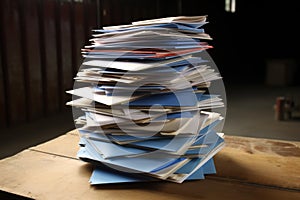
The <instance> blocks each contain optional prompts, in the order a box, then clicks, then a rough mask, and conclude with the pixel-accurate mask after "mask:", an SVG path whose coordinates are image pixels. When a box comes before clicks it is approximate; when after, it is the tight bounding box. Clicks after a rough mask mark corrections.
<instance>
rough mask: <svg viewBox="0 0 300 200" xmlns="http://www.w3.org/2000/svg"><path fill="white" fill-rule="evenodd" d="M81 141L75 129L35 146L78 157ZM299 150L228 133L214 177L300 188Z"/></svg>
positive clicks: (292, 145)
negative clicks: (79, 141) (79, 142)
mask: <svg viewBox="0 0 300 200" xmlns="http://www.w3.org/2000/svg"><path fill="white" fill-rule="evenodd" d="M78 140H79V136H78V132H77V131H72V132H69V133H68V134H66V135H63V136H61V137H58V138H57V139H55V140H52V141H49V142H47V143H44V144H41V145H38V146H36V147H32V148H31V149H32V150H35V151H41V152H47V153H50V154H55V155H60V156H65V157H70V158H74V159H76V154H77V151H78V149H79V147H78ZM287 147H288V148H287ZM283 152H284V153H283ZM297 152H298V153H300V142H288V141H279V140H269V139H256V138H245V137H233V136H227V137H226V147H225V148H224V149H223V150H221V152H219V153H218V154H217V155H216V156H215V163H216V167H217V175H214V176H212V177H221V178H230V179H235V180H239V181H243V182H247V183H255V184H261V185H269V186H275V187H282V188H290V189H300V156H299V154H298V153H297ZM287 155H288V156H287Z"/></svg>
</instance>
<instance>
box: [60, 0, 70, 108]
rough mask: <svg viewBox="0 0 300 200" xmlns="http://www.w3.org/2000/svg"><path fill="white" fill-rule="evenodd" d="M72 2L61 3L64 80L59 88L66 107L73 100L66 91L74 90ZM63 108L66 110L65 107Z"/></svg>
mask: <svg viewBox="0 0 300 200" xmlns="http://www.w3.org/2000/svg"><path fill="white" fill-rule="evenodd" d="M70 4H71V2H67V1H60V2H59V6H60V8H59V12H60V19H59V20H60V32H59V34H60V45H61V46H60V47H61V51H60V52H59V53H60V54H61V55H60V58H61V69H60V70H59V71H58V73H59V76H60V79H61V80H62V87H60V88H59V90H60V93H61V96H62V99H61V102H60V104H62V105H64V104H65V103H66V102H67V101H69V100H70V99H71V97H70V95H66V93H65V91H66V90H70V89H72V88H73V69H72V53H71V52H72V49H71V48H72V45H71V34H72V33H71V25H70V23H71V22H70V21H71V20H70V17H71V12H70V10H71V7H70ZM63 108H66V107H65V106H64V107H63Z"/></svg>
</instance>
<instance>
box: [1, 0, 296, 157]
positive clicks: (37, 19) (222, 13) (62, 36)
mask: <svg viewBox="0 0 300 200" xmlns="http://www.w3.org/2000/svg"><path fill="white" fill-rule="evenodd" d="M0 5H1V10H0V51H1V52H0V94H1V95H0V139H1V141H2V144H1V148H0V149H1V151H0V158H3V157H6V156H9V155H13V154H14V153H16V152H18V151H20V150H22V149H24V148H27V147H29V146H32V145H36V144H39V143H41V142H44V141H47V140H49V139H51V138H54V137H56V136H58V135H61V134H64V133H65V132H66V131H69V130H72V129H74V127H75V126H74V124H73V118H72V112H71V108H70V107H66V106H65V103H66V102H67V101H68V100H70V99H71V96H70V95H66V93H65V91H66V90H69V89H72V86H73V77H74V76H75V74H76V73H77V70H78V68H79V67H80V64H81V62H82V58H81V55H80V49H81V47H83V46H84V44H88V39H89V38H90V37H91V33H92V32H91V30H92V29H94V28H100V27H102V26H108V25H119V24H128V23H130V22H132V21H137V20H143V19H152V18H160V17H170V16H180V15H186V16H193V15H208V21H209V24H207V25H205V30H206V32H207V33H209V34H210V35H211V36H212V38H213V39H214V40H213V41H211V42H210V43H211V44H212V45H213V46H214V49H211V50H209V54H210V55H211V57H212V58H213V59H214V61H215V63H216V64H217V66H218V68H219V70H220V73H221V75H222V76H223V80H224V84H225V88H226V92H227V116H226V121H225V127H224V132H225V134H227V135H239V136H247V137H262V138H273V139H282V140H298V141H299V140H300V115H299V105H300V86H299V85H300V67H299V57H300V55H299V53H300V52H299V35H300V34H299V28H298V25H299V21H298V20H299V6H298V4H297V3H296V2H295V1H292V0H285V1H266V0H259V1H258V0H255V1H243V0H146V1H141V0H2V1H0ZM279 97H280V98H279ZM276 106H277V107H276ZM275 107H276V108H277V109H275ZM275 119H277V120H275ZM278 119H281V120H278Z"/></svg>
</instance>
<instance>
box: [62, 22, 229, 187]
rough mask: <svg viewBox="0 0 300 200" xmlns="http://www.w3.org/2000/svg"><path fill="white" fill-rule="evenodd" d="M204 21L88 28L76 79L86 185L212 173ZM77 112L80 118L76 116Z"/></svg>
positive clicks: (219, 137) (216, 140)
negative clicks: (89, 169)
mask: <svg viewBox="0 0 300 200" xmlns="http://www.w3.org/2000/svg"><path fill="white" fill-rule="evenodd" d="M206 23H207V22H206V16H196V17H170V18H162V19H154V20H145V21H139V22H133V23H132V24H130V25H121V26H111V27H104V28H103V29H99V30H94V35H93V38H92V39H91V40H90V41H91V44H90V45H88V46H85V48H83V49H82V54H83V57H85V60H84V62H83V64H82V66H81V68H80V70H79V72H78V74H77V76H76V77H75V80H76V83H75V85H74V89H73V90H71V91H67V93H70V94H72V95H73V100H72V101H71V102H68V103H67V105H70V106H73V108H74V111H75V110H76V109H79V110H80V111H81V112H80V113H79V114H78V113H76V114H74V116H75V115H76V118H75V122H76V124H77V127H78V130H79V132H80V150H79V152H78V157H79V158H80V159H82V160H84V161H86V162H90V163H92V164H93V165H94V166H95V169H94V171H93V173H92V176H91V178H90V183H91V184H93V185H95V184H109V183H122V182H141V181H157V180H166V181H172V182H176V183H182V182H183V181H185V180H196V179H203V178H204V175H205V174H212V173H215V172H216V171H215V167H214V162H213V156H214V155H215V154H216V153H217V152H218V151H219V150H220V149H221V148H222V147H223V146H224V140H223V134H221V133H218V132H216V130H215V127H216V126H217V125H218V124H219V123H220V122H221V121H222V120H223V118H222V116H221V114H219V113H217V112H213V111H212V110H213V109H215V108H220V107H223V106H224V103H223V102H222V99H221V98H220V96H219V95H218V94H210V93H209V90H208V88H209V86H210V85H211V82H212V81H214V80H217V79H220V78H221V77H220V76H219V74H218V73H217V72H216V71H215V70H214V69H213V68H212V67H210V65H209V64H210V61H209V60H205V59H203V58H202V57H201V53H202V52H203V51H205V50H206V49H209V48H211V46H210V45H209V44H208V43H207V42H206V41H207V40H210V39H211V38H210V36H209V35H208V34H206V33H205V32H204V29H203V28H202V27H203V25H205V24H206ZM82 111H83V112H82Z"/></svg>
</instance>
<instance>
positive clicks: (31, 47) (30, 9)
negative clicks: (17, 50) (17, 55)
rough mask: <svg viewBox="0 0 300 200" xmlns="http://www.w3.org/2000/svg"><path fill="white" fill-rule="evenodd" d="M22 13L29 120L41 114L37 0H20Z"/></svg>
mask: <svg viewBox="0 0 300 200" xmlns="http://www.w3.org/2000/svg"><path fill="white" fill-rule="evenodd" d="M20 2H22V3H21V14H22V24H23V25H22V26H23V28H24V29H23V30H22V35H23V39H24V40H25V41H23V43H22V44H23V45H24V46H23V56H24V57H26V58H25V59H23V61H24V65H25V70H26V74H25V76H26V80H25V81H26V85H28V88H27V93H26V96H27V98H28V102H27V108H28V113H29V116H28V117H29V120H32V119H37V118H38V117H41V116H42V115H43V110H44V109H43V104H44V103H43V89H42V85H43V79H42V66H41V56H40V43H39V42H40V39H39V37H40V33H39V22H38V11H37V8H38V7H37V6H38V0H31V1H20Z"/></svg>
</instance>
